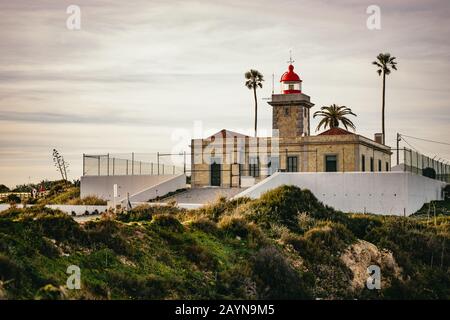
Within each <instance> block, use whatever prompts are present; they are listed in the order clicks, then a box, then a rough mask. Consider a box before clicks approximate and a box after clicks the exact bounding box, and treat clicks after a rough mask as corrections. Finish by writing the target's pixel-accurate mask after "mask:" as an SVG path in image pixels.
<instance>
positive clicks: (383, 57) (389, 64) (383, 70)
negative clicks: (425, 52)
mask: <svg viewBox="0 0 450 320" xmlns="http://www.w3.org/2000/svg"><path fill="white" fill-rule="evenodd" d="M395 59H396V58H395V57H391V54H390V53H380V54H379V55H378V56H377V60H376V61H373V62H372V64H374V65H376V66H377V67H378V69H377V72H378V75H379V76H381V74H383V100H382V104H381V126H382V132H383V144H385V142H386V139H385V130H384V107H385V97H386V76H387V75H389V74H390V73H391V69H390V68H392V69H394V70H397V61H395Z"/></svg>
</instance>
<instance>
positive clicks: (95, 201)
mask: <svg viewBox="0 0 450 320" xmlns="http://www.w3.org/2000/svg"><path fill="white" fill-rule="evenodd" d="M67 204H70V205H85V206H103V205H106V200H103V199H100V198H99V197H97V196H87V197H84V198H72V199H70V200H69V201H68V202H67Z"/></svg>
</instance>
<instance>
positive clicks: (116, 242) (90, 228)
mask: <svg viewBox="0 0 450 320" xmlns="http://www.w3.org/2000/svg"><path fill="white" fill-rule="evenodd" d="M84 229H85V231H86V244H87V245H89V246H94V247H95V246H96V245H97V244H103V245H105V246H107V247H108V248H110V249H112V250H114V252H116V253H118V254H125V255H130V254H132V253H133V250H132V247H131V245H130V243H129V241H127V239H126V237H125V236H124V235H123V234H122V233H121V228H120V227H119V223H118V222H117V221H114V220H112V219H108V218H104V219H100V220H96V221H88V222H86V223H85V224H84Z"/></svg>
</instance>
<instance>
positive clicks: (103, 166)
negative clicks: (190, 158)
mask: <svg viewBox="0 0 450 320" xmlns="http://www.w3.org/2000/svg"><path fill="white" fill-rule="evenodd" d="M181 173H186V153H180V154H176V155H174V154H167V153H159V152H157V153H134V152H132V153H122V154H109V153H108V154H95V155H94V154H83V176H120V175H167V174H173V175H175V174H181Z"/></svg>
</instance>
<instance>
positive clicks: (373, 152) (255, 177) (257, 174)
mask: <svg viewBox="0 0 450 320" xmlns="http://www.w3.org/2000/svg"><path fill="white" fill-rule="evenodd" d="M280 82H281V85H282V91H281V93H280V94H273V95H272V100H271V101H269V102H268V103H269V104H270V105H271V106H272V108H273V115H272V137H250V136H246V135H243V134H240V133H237V132H232V131H228V130H225V129H224V130H221V131H220V132H218V133H216V134H214V135H212V136H210V137H207V138H205V139H193V140H192V141H191V157H192V158H191V170H192V171H191V185H192V187H193V188H195V187H204V186H220V187H225V188H226V187H248V186H251V185H253V184H255V183H257V182H259V181H261V180H263V179H265V178H267V177H268V176H270V175H272V174H273V173H275V172H277V171H283V172H354V171H368V172H370V171H372V172H373V171H389V170H390V167H391V150H390V147H388V146H385V145H383V144H382V143H381V136H380V135H379V134H378V135H376V137H375V139H374V140H371V139H369V138H366V137H363V136H361V135H358V134H355V133H352V132H349V131H347V130H344V129H341V128H331V129H329V130H327V131H325V132H322V133H320V134H318V135H315V136H311V135H310V131H311V126H310V113H311V111H310V110H311V108H312V107H313V106H314V104H313V103H312V102H311V101H310V97H309V96H307V95H306V94H304V93H302V87H301V85H302V80H301V79H300V77H299V76H298V75H297V74H296V73H295V72H294V66H293V65H292V64H291V65H289V68H288V71H287V72H285V73H284V74H283V75H282V77H281V80H280Z"/></svg>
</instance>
